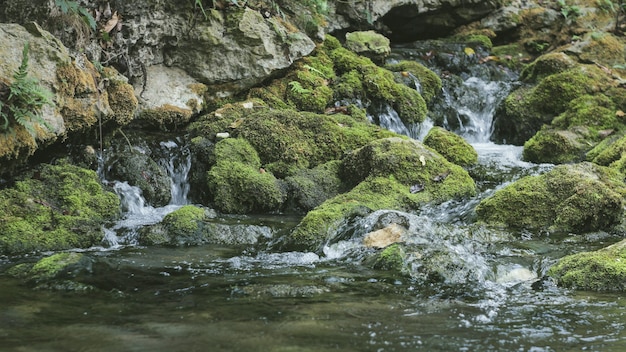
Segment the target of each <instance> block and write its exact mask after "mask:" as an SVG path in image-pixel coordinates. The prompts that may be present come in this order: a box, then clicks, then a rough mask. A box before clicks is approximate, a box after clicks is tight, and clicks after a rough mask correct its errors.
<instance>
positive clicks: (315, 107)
mask: <svg viewBox="0 0 626 352" xmlns="http://www.w3.org/2000/svg"><path fill="white" fill-rule="evenodd" d="M289 86H290V88H289V89H288V90H287V94H286V95H287V99H288V101H289V102H290V103H291V104H292V106H294V107H297V108H298V110H305V111H313V112H319V113H321V112H324V110H325V109H326V106H328V105H329V104H330V103H331V102H332V98H333V91H332V89H330V88H329V87H328V81H327V80H326V79H325V78H324V77H322V76H321V75H320V74H319V73H317V72H315V71H310V70H301V71H297V72H296V73H295V77H294V80H293V81H290V82H289Z"/></svg>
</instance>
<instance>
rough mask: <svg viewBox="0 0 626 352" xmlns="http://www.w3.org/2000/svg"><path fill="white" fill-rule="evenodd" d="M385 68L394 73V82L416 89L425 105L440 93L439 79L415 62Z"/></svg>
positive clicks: (400, 63)
mask: <svg viewBox="0 0 626 352" xmlns="http://www.w3.org/2000/svg"><path fill="white" fill-rule="evenodd" d="M385 68H386V69H388V70H390V71H392V72H394V76H395V78H396V81H398V82H400V83H403V84H405V85H407V86H409V87H411V88H417V90H418V91H419V92H420V94H421V95H422V97H423V98H424V101H426V103H430V101H431V100H432V99H433V98H434V97H435V96H437V95H439V94H440V93H441V88H442V85H443V83H442V82H441V78H439V76H437V74H436V73H434V72H433V71H431V70H430V69H429V68H427V67H426V66H424V65H422V64H420V63H419V62H417V61H400V62H398V63H394V64H388V65H385ZM416 85H417V87H416Z"/></svg>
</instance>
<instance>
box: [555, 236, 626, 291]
mask: <svg viewBox="0 0 626 352" xmlns="http://www.w3.org/2000/svg"><path fill="white" fill-rule="evenodd" d="M547 274H548V275H549V276H551V277H553V278H554V279H555V280H556V282H557V285H559V286H563V287H567V288H573V289H577V290H591V291H619V292H623V291H626V240H622V241H620V242H618V243H616V244H613V245H611V246H608V247H606V248H603V249H600V250H597V251H593V252H582V253H577V254H572V255H568V256H566V257H563V258H561V259H560V260H559V261H558V262H557V263H556V264H555V265H554V266H552V267H551V268H550V269H549V270H548V273H547Z"/></svg>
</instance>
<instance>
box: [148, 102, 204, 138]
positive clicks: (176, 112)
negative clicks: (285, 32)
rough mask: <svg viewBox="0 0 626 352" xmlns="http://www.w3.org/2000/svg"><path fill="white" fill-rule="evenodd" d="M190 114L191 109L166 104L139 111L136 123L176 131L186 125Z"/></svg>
mask: <svg viewBox="0 0 626 352" xmlns="http://www.w3.org/2000/svg"><path fill="white" fill-rule="evenodd" d="M192 115H193V111H192V110H191V109H188V108H181V107H178V106H174V105H169V104H166V105H163V106H160V107H158V108H154V109H145V110H143V111H141V113H140V114H139V116H138V117H137V120H136V123H137V124H139V125H142V126H143V127H145V128H152V129H155V130H158V131H165V132H168V131H176V130H179V129H182V128H184V127H186V126H187V124H189V121H190V120H191V116H192Z"/></svg>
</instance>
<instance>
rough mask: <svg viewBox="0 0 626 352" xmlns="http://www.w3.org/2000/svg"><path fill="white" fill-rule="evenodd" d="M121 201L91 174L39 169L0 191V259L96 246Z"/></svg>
mask: <svg viewBox="0 0 626 352" xmlns="http://www.w3.org/2000/svg"><path fill="white" fill-rule="evenodd" d="M119 206H120V201H119V198H118V197H117V196H116V195H115V194H114V193H111V192H107V191H105V190H104V189H103V187H102V185H101V184H100V182H99V180H98V177H97V175H96V173H95V172H94V171H91V170H86V169H82V168H79V167H76V166H72V165H69V164H66V163H60V164H58V165H43V166H41V167H40V168H39V170H37V171H36V172H34V173H33V174H32V176H31V178H28V179H24V180H22V181H18V182H16V184H15V186H14V187H11V188H6V189H3V190H0V209H2V213H1V214H0V253H2V254H21V253H29V252H33V251H51V250H63V249H68V248H86V247H91V246H94V245H97V244H100V242H101V241H102V238H103V235H104V233H103V230H102V224H103V223H104V222H106V221H109V220H113V219H114V218H116V217H117V216H118V214H119Z"/></svg>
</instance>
